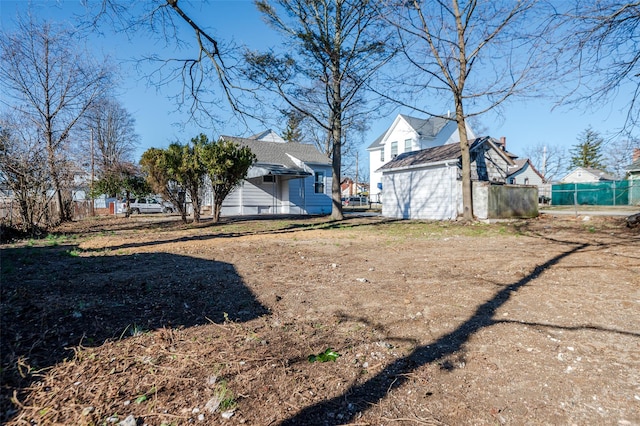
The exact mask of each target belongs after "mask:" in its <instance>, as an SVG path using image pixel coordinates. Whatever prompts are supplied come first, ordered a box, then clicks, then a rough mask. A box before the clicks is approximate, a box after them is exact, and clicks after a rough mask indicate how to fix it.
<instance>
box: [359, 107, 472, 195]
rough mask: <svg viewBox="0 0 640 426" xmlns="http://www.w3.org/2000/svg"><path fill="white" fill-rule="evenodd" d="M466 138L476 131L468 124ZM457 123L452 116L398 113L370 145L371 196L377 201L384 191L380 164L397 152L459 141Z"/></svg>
mask: <svg viewBox="0 0 640 426" xmlns="http://www.w3.org/2000/svg"><path fill="white" fill-rule="evenodd" d="M467 136H468V137H469V140H472V139H474V138H475V134H474V133H473V131H472V130H471V128H469V127H468V126H467ZM459 142H460V137H459V135H458V125H457V123H456V122H455V120H452V119H448V118H441V117H431V118H428V119H421V118H415V117H410V116H408V115H403V114H398V116H397V117H396V118H395V120H394V121H393V123H392V124H391V126H390V127H389V128H388V129H387V130H385V131H384V133H382V134H381V135H380V136H379V137H378V138H377V139H376V140H375V141H373V143H372V144H371V145H369V147H368V148H367V150H368V151H369V170H370V172H369V173H370V178H369V184H370V185H371V190H370V198H371V200H372V201H379V200H380V197H381V194H382V192H383V189H384V186H383V185H382V172H381V171H379V169H380V167H382V165H384V164H385V163H387V162H389V161H391V160H393V159H394V158H396V156H398V155H400V154H403V153H407V152H412V151H419V150H422V149H426V148H432V147H436V146H441V145H447V144H452V143H459Z"/></svg>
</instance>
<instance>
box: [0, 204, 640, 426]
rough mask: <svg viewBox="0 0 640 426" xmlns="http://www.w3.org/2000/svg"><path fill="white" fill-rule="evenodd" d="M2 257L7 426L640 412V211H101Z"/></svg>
mask: <svg viewBox="0 0 640 426" xmlns="http://www.w3.org/2000/svg"><path fill="white" fill-rule="evenodd" d="M1 256H2V293H1V296H2V299H1V302H2V318H1V326H2V335H1V337H2V339H1V347H0V349H1V351H2V370H1V373H0V374H1V378H2V394H1V397H2V399H1V400H0V404H1V405H0V413H2V417H1V420H2V421H3V422H5V423H6V424H8V425H18V424H43V425H44V424H47V425H48V424H65V425H72V424H82V425H85V424H86V425H103V424H123V425H135V424H138V425H143V424H147V425H161V424H165V425H170V424H175V425H181V424H203V425H209V424H229V425H235V424H247V425H276V424H280V425H338V424H351V425H424V424H429V425H431V424H450V425H459V424H579V425H587V424H589V425H591V424H611V425H632V424H640V234H639V232H638V229H637V228H636V229H635V230H633V229H628V228H626V227H625V226H624V219H611V218H592V219H591V220H589V221H584V220H582V219H581V218H578V219H576V218H571V217H564V218H561V217H551V216H542V217H541V218H539V219H535V220H529V221H516V222H509V223H497V224H474V225H466V226H465V225H460V224H455V223H428V222H407V221H402V222H391V221H384V220H382V219H379V218H359V219H349V220H345V221H344V222H339V223H336V222H328V221H327V220H326V219H318V218H316V219H308V218H307V219H271V220H253V221H227V222H226V223H222V224H218V225H214V224H211V223H204V224H201V225H198V226H193V225H182V224H180V223H179V222H177V221H176V220H175V218H167V217H160V216H155V217H153V216H149V217H145V216H140V217H135V218H130V219H129V220H126V219H104V218H103V219H98V220H89V221H83V222H78V223H74V224H71V225H67V227H65V228H61V229H59V230H58V233H56V234H52V235H50V236H49V237H48V238H47V239H45V240H40V241H23V242H19V243H15V244H7V245H4V246H2V252H1ZM328 348H332V349H333V350H334V351H335V352H337V353H338V354H340V357H339V358H337V360H335V361H334V362H331V361H329V362H314V363H311V362H309V360H308V357H309V355H312V354H315V355H318V354H320V353H322V352H324V351H325V350H326V349H328ZM10 400H11V401H10ZM223 413H224V417H223ZM226 417H228V418H226ZM127 418H128V419H127ZM121 422H122V423H121Z"/></svg>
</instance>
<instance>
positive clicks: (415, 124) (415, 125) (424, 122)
mask: <svg viewBox="0 0 640 426" xmlns="http://www.w3.org/2000/svg"><path fill="white" fill-rule="evenodd" d="M400 118H401V119H403V120H404V121H406V122H407V124H408V125H409V126H410V127H411V128H412V129H413V130H414V131H415V132H416V133H417V134H418V136H419V137H420V138H427V139H434V138H435V137H436V136H438V133H440V131H441V130H442V129H443V128H444V126H446V125H447V123H449V122H450V121H452V120H450V119H446V118H442V117H429V118H426V119H424V118H416V117H411V116H409V115H404V114H398V116H397V117H396V119H395V120H393V123H392V124H391V126H390V127H389V128H388V129H387V130H385V131H384V132H383V133H382V134H381V135H380V136H378V137H377V138H376V140H374V141H373V143H371V145H369V147H368V148H367V149H376V148H381V147H382V146H383V144H382V141H383V140H384V137H385V135H386V134H387V132H389V130H390V129H391V128H393V126H394V124H395V123H396V122H397V121H398V119H400Z"/></svg>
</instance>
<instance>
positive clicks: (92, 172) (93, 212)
mask: <svg viewBox="0 0 640 426" xmlns="http://www.w3.org/2000/svg"><path fill="white" fill-rule="evenodd" d="M93 157H94V155H93V129H91V186H89V188H90V191H91V196H90V197H89V198H90V200H91V207H90V211H91V216H95V215H96V211H95V208H94V202H93V181H94V179H95V161H94V159H93Z"/></svg>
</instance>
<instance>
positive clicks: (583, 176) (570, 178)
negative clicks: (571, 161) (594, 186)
mask: <svg viewBox="0 0 640 426" xmlns="http://www.w3.org/2000/svg"><path fill="white" fill-rule="evenodd" d="M598 181H599V178H598V176H594V175H593V173H590V172H588V171H586V170H584V169H583V168H582V167H578V168H577V169H575V170H573V171H572V172H571V173H569V174H568V175H566V176H565V177H564V178H562V180H561V181H560V182H561V183H586V182H598Z"/></svg>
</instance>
